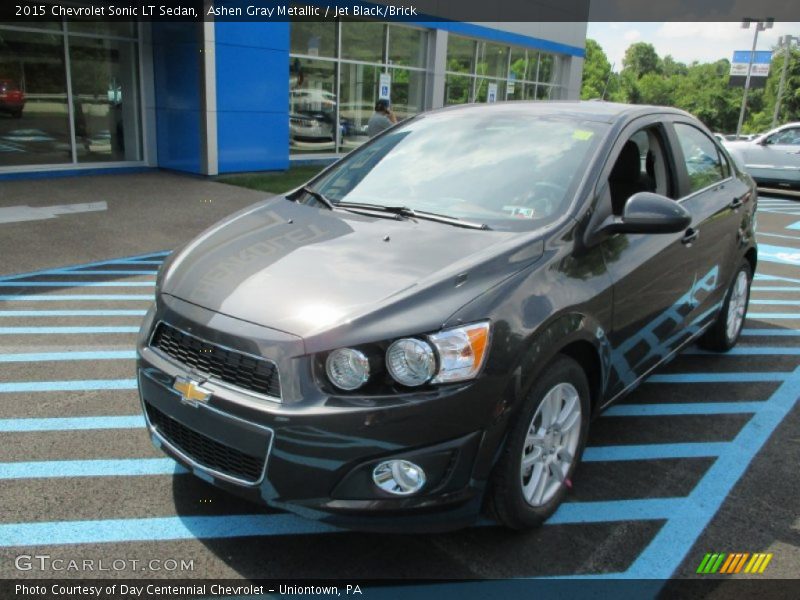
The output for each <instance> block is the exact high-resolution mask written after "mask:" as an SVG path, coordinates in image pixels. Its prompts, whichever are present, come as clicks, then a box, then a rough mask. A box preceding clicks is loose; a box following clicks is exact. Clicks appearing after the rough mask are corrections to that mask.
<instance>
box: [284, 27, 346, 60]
mask: <svg viewBox="0 0 800 600" xmlns="http://www.w3.org/2000/svg"><path fill="white" fill-rule="evenodd" d="M289 38H290V42H289V47H290V49H291V50H290V51H291V53H292V54H304V55H306V56H329V57H332V56H335V55H336V23H331V22H328V21H296V22H292V25H291V28H290V34H289Z"/></svg>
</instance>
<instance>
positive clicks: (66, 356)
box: [0, 350, 136, 363]
mask: <svg viewBox="0 0 800 600" xmlns="http://www.w3.org/2000/svg"><path fill="white" fill-rule="evenodd" d="M135 358H136V351H135V350H94V351H90V352H89V351H85V352H84V351H81V352H26V353H23V354H0V363H31V362H50V361H62V360H69V361H72V360H133V359H135Z"/></svg>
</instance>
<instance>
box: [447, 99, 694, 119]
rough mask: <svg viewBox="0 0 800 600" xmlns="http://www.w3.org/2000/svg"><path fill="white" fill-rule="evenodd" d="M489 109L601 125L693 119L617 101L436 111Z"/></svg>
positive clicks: (668, 109)
mask: <svg viewBox="0 0 800 600" xmlns="http://www.w3.org/2000/svg"><path fill="white" fill-rule="evenodd" d="M488 110H494V111H498V112H503V113H506V114H520V115H522V114H525V115H537V116H562V117H573V118H577V119H583V120H587V121H598V122H602V123H615V122H617V121H627V120H628V119H631V118H633V117H638V116H643V115H650V114H654V113H663V114H673V115H682V116H688V117H691V118H692V119H694V117H692V116H691V115H690V114H689V113H687V112H685V111H682V110H678V109H676V108H672V107H669V106H650V105H647V104H619V103H616V102H603V101H598V100H585V101H574V100H535V101H510V102H498V103H495V104H461V105H457V106H448V107H446V108H443V109H440V110H439V111H434V112H445V111H446V112H450V111H458V112H464V113H471V112H483V111H488Z"/></svg>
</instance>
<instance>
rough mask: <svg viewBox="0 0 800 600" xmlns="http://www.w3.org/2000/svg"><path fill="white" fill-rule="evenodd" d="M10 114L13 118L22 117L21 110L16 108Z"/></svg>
mask: <svg viewBox="0 0 800 600" xmlns="http://www.w3.org/2000/svg"><path fill="white" fill-rule="evenodd" d="M11 116H12V117H14V118H15V119H21V118H22V111H21V110H16V111H14V112H13V113H11Z"/></svg>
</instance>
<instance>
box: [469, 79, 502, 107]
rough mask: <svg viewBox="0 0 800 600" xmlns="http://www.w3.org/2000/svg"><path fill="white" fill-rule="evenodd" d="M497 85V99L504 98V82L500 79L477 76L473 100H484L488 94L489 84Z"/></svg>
mask: <svg viewBox="0 0 800 600" xmlns="http://www.w3.org/2000/svg"><path fill="white" fill-rule="evenodd" d="M490 84H495V85H497V100H498V101H499V100H500V99H502V98H505V94H506V82H505V80H502V79H484V78H481V77H479V78H478V80H477V81H476V84H475V102H486V100H487V97H488V95H489V85H490Z"/></svg>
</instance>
